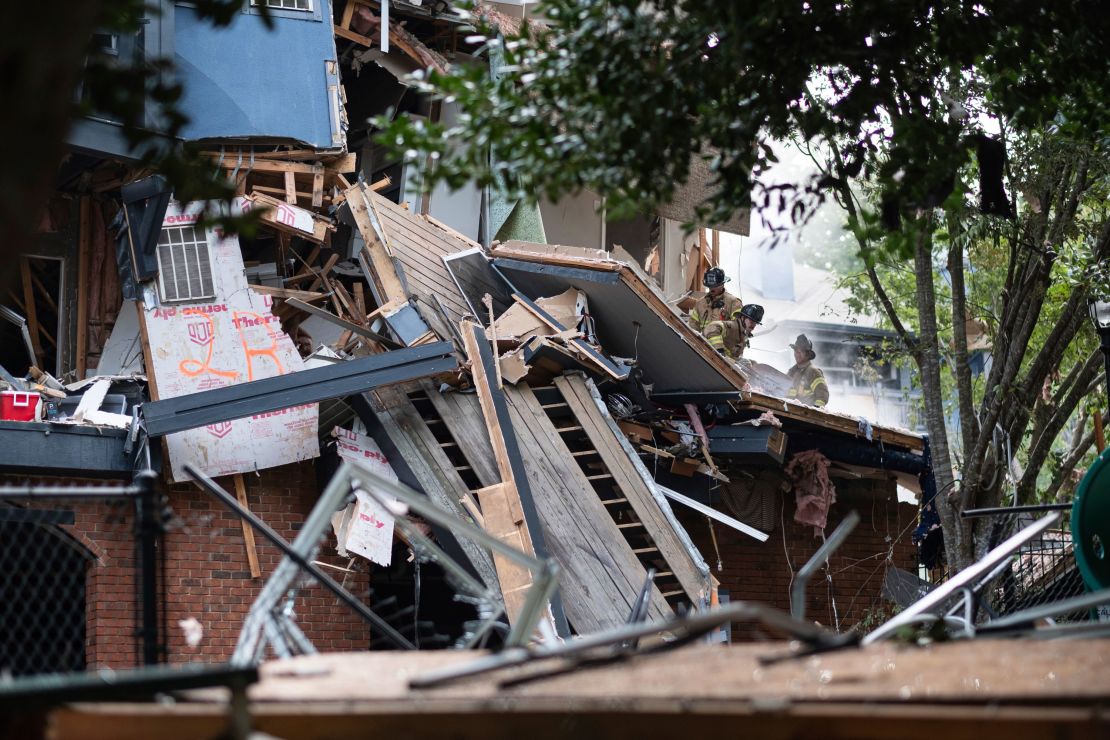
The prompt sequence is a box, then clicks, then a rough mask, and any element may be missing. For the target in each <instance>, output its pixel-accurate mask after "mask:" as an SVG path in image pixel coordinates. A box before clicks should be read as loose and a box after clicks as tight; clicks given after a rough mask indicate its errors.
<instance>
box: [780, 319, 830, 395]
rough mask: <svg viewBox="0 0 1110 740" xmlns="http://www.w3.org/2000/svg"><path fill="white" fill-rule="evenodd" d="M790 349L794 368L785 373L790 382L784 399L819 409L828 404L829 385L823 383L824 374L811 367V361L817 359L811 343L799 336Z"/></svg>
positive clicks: (818, 369)
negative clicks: (792, 352)
mask: <svg viewBox="0 0 1110 740" xmlns="http://www.w3.org/2000/svg"><path fill="white" fill-rule="evenodd" d="M790 348H791V349H792V350H794V367H792V368H790V369H789V370H787V371H786V374H787V375H789V376H790V381H791V385H790V390H788V391H787V392H786V397H787V398H793V399H795V400H796V401H799V402H801V403H804V404H806V405H808V406H816V407H818V408H821V407H822V406H824V405H825V404H826V403H828V402H829V384H828V383H827V382H825V373H823V372H821V370H820V368H816V367H814V366H813V359H814V358H815V357H817V353H816V352H814V351H813V342H811V341H809V338H808V337H807V336H806V335H805V334H799V335H798V338H797V339H795V340H794V344H792V345H790Z"/></svg>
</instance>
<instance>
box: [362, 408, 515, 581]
mask: <svg viewBox="0 0 1110 740" xmlns="http://www.w3.org/2000/svg"><path fill="white" fill-rule="evenodd" d="M403 387H404V386H403ZM370 395H371V397H372V398H373V399H374V400H373V402H372V406H373V408H374V411H375V413H376V414H377V416H378V417H379V418H380V420H381V421H382V429H383V430H384V432H385V434H386V435H388V436H389V440H390V441H391V442H392V443H393V445H394V447H396V449H397V452H398V453H399V454H400V455H401V457H402V459H403V460H404V462H405V464H406V465H407V466H408V468H409V469H410V470H411V471H412V474H413V476H414V477H415V478H416V482H417V484H418V485H419V486H420V488H421V490H423V491H424V493H425V494H427V496H428V497H429V498H430V499H432V501H434V502H435V503H436V504H437V505H438V506H439V507H440V508H442V509H444V510H445V511H447V512H450V513H451V514H452V515H453V516H456V517H458V518H459V520H460V521H466V520H467V519H468V518H469V514H468V512H467V511H466V509H465V508H464V507H463V505H462V504H460V503H459V501H460V500H462V499H463V498H464V497H466V496H467V495H469V490H468V489H467V487H466V484H465V483H464V482H463V480H462V478H460V477H459V474H458V472H457V471H456V470H455V465H454V463H452V462H451V459H450V458H449V457H447V454H446V453H445V452H444V451H443V448H442V447H440V446H439V440H437V439H436V438H435V435H434V434H432V430H431V429H429V428H428V425H427V424H426V423H425V422H424V420H423V419H422V418H421V417H420V413H419V412H418V411H417V410H416V408H415V407H414V406H413V405H412V402H410V401H409V399H408V397H407V396H405V394H404V392H403V390H402V389H401V388H379V389H377V390H376V391H375V392H374V393H373V394H370ZM483 513H484V512H483ZM458 543H459V547H460V548H461V549H462V551H463V553H465V554H466V556H467V558H469V559H470V562H471V563H472V564H473V565H474V568H475V570H476V571H477V572H478V575H479V576H481V579H482V581H483V583H485V584H486V586H488V587H489V588H490V589H491V590H492V591H493V592H494V593H496V594H500V592H501V587H500V585H499V581H498V576H497V570H496V568H495V567H494V564H493V558H492V557H491V556H490V552H489V550H487V549H486V548H485V547H483V546H482V545H479V544H478V543H476V542H473V541H472V540H469V539H467V538H465V537H460V538H458Z"/></svg>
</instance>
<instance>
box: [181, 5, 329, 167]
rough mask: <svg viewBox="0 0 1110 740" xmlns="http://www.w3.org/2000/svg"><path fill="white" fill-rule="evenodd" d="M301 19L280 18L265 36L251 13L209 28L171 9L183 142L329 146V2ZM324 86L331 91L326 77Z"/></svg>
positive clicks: (188, 11)
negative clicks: (240, 140)
mask: <svg viewBox="0 0 1110 740" xmlns="http://www.w3.org/2000/svg"><path fill="white" fill-rule="evenodd" d="M316 3H317V4H318V8H317V10H316V12H315V13H306V14H305V17H304V18H300V17H291V16H292V14H290V13H282V14H280V16H279V17H275V18H274V19H273V28H272V29H267V28H266V26H265V24H264V23H263V22H262V19H261V18H260V17H259V16H258V15H256V14H254V13H251V12H243V13H241V14H240V15H239V16H238V17H237V18H236V19H235V20H234V21H233V22H232V23H231V25H230V26H228V27H226V28H219V29H217V28H213V27H212V24H211V23H210V22H207V21H203V20H200V19H198V18H197V15H196V11H195V10H193V9H192V8H189V7H186V6H182V5H178V6H177V7H176V8H175V11H176V12H175V14H174V16H175V17H174V23H175V29H174V30H175V33H174V40H175V45H176V54H175V61H176V64H177V75H178V80H179V81H180V82H181V83H182V84H183V85H184V88H185V92H184V97H183V100H182V105H181V108H182V110H183V111H184V112H185V113H186V115H188V116H189V118H190V123H189V124H188V126H186V128H185V130H184V136H185V138H186V139H189V140H196V139H213V138H265V139H285V140H291V141H295V142H301V143H303V144H307V145H309V146H312V147H315V148H318V149H330V148H334V147H336V146H337V144H336V143H333V141H332V109H331V103H330V100H329V97H328V83H329V80H328V76H327V67H326V62H327V61H329V60H330V61H335V59H336V52H335V36H334V35H333V32H332V20H331V3H330V0H316ZM332 84H336V81H335V78H334V77H333V78H332Z"/></svg>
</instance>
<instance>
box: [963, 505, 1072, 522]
mask: <svg viewBox="0 0 1110 740" xmlns="http://www.w3.org/2000/svg"><path fill="white" fill-rule="evenodd" d="M1074 505H1075V502H1074V501H1068V502H1067V503H1066V504H1029V505H1027V506H991V507H988V508H985V509H965V510H963V511H961V512H960V518H961V519H971V518H973V517H979V516H1005V515H1006V514H1028V513H1032V512H1042V511H1070V510H1071V508H1072V506H1074Z"/></svg>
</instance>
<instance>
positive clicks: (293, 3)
mask: <svg viewBox="0 0 1110 740" xmlns="http://www.w3.org/2000/svg"><path fill="white" fill-rule="evenodd" d="M251 4H252V5H265V6H266V7H268V8H276V9H278V10H303V11H306V12H311V11H312V0H251Z"/></svg>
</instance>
